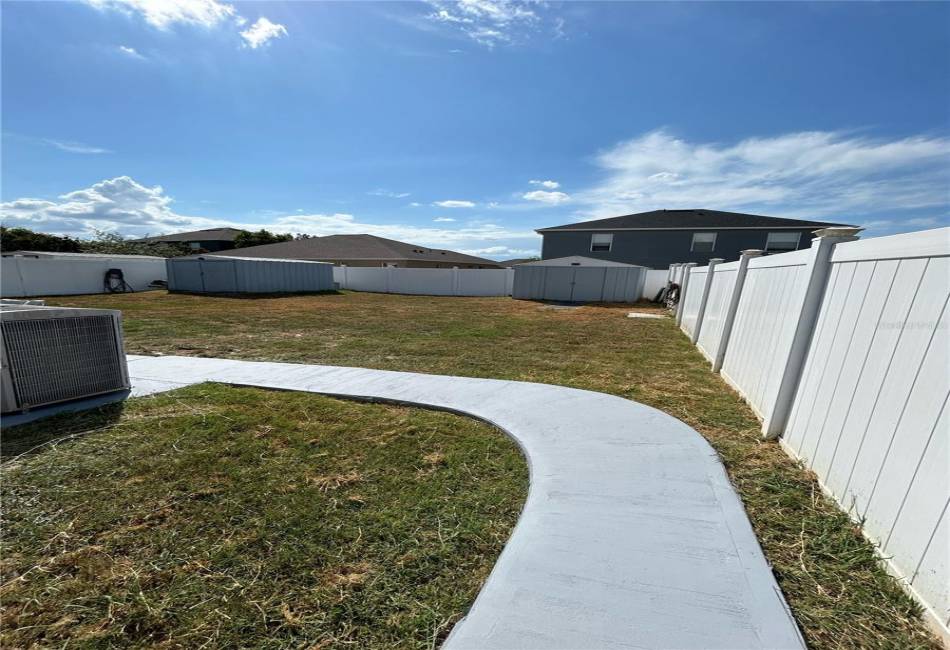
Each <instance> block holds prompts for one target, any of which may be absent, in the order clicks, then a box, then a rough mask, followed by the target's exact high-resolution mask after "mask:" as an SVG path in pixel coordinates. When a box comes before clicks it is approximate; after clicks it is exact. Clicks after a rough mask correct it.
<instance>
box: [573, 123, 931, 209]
mask: <svg viewBox="0 0 950 650" xmlns="http://www.w3.org/2000/svg"><path fill="white" fill-rule="evenodd" d="M948 161H950V138H941V137H932V136H914V137H908V138H900V139H891V140H887V139H882V138H869V137H860V136H855V135H848V134H844V133H838V132H820V131H808V132H800V133H788V134H784V135H777V136H773V137H768V138H748V139H745V140H742V141H739V142H736V143H727V144H721V143H702V142H690V141H687V140H684V139H682V138H677V137H675V136H673V135H671V134H670V133H669V132H667V131H665V130H658V131H652V132H649V133H646V134H644V135H642V136H640V137H638V138H634V139H632V140H629V141H626V142H621V143H620V144H618V145H616V146H615V147H612V148H611V149H608V150H607V151H604V152H602V153H601V154H600V155H599V156H598V157H597V164H598V165H599V166H600V167H601V169H602V170H603V171H604V172H605V178H604V180H603V181H601V182H600V183H598V184H596V185H594V186H593V187H591V188H589V189H587V190H585V191H583V192H579V193H575V195H574V199H575V202H576V203H578V204H580V205H583V206H585V207H584V208H583V209H582V210H581V213H582V214H583V215H585V216H587V217H588V218H599V217H606V216H613V215H618V214H626V213H630V212H637V211H642V210H653V209H657V208H697V207H708V208H718V209H724V210H739V211H745V212H760V213H763V214H769V215H774V216H788V217H803V218H808V217H813V218H833V219H835V220H838V221H844V222H851V221H853V220H854V217H853V216H851V215H856V214H857V215H861V214H870V213H876V212H884V211H889V212H894V211H898V210H919V209H928V208H936V207H942V208H944V209H945V208H946V206H947V203H948V196H947V190H946V188H947V187H948V186H950V162H948Z"/></svg>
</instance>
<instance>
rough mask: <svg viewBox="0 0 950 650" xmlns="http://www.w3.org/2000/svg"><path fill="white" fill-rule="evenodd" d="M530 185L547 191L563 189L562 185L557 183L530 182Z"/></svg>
mask: <svg viewBox="0 0 950 650" xmlns="http://www.w3.org/2000/svg"><path fill="white" fill-rule="evenodd" d="M528 185H535V186H537V187H543V188H544V189H547V190H556V189H557V188H559V187H561V184H560V183H558V182H557V181H528Z"/></svg>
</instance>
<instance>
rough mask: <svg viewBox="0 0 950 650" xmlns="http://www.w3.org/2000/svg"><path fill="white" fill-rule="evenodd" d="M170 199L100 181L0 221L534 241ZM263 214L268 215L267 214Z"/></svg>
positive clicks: (431, 241)
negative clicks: (189, 208)
mask: <svg viewBox="0 0 950 650" xmlns="http://www.w3.org/2000/svg"><path fill="white" fill-rule="evenodd" d="M173 203H174V201H173V199H172V197H170V196H168V195H167V194H166V193H165V191H164V189H163V188H162V187H161V186H158V185H156V186H154V187H148V186H145V185H142V184H141V183H138V182H137V181H135V180H133V179H132V178H129V177H128V176H119V177H117V178H113V179H110V180H105V181H101V182H99V183H96V184H94V185H92V186H91V187H88V188H85V189H81V190H76V191H73V192H68V193H66V194H63V195H61V196H59V197H58V198H57V199H56V200H46V199H36V198H22V199H17V200H15V201H8V202H6V203H0V222H2V223H3V225H5V226H23V227H26V228H31V229H34V230H38V231H40V232H47V233H54V234H64V235H72V236H88V235H90V234H92V233H93V232H94V231H95V230H104V231H108V232H117V233H119V234H122V235H126V236H143V235H147V234H152V235H155V234H162V233H169V232H180V231H187V230H198V229H201V228H215V227H221V226H232V227H238V228H247V229H251V230H256V229H259V228H267V229H268V230H271V231H273V232H292V233H306V234H309V235H318V236H322V235H334V234H356V233H369V234H372V235H379V236H380V237H389V238H391V239H398V240H402V241H408V242H411V243H414V244H420V245H422V246H432V247H438V248H453V249H458V248H461V247H465V248H479V247H487V246H512V245H514V246H517V245H518V242H520V243H521V244H520V245H521V247H524V246H525V245H526V244H527V245H533V244H535V243H536V242H538V241H539V240H540V238H539V237H538V235H537V234H536V233H535V232H534V231H532V230H530V229H526V230H512V229H509V228H505V227H503V226H499V225H497V224H494V223H473V224H469V225H467V226H466V227H463V228H457V229H453V230H449V229H445V228H439V227H424V226H413V225H406V224H374V223H367V222H364V221H360V220H358V219H357V218H356V217H354V216H353V215H351V214H342V213H337V214H322V213H317V214H281V213H276V214H274V215H273V216H268V217H265V219H266V220H265V219H261V220H258V221H255V222H253V223H249V222H241V223H235V222H229V221H224V220H221V219H209V218H205V217H199V216H193V215H184V214H179V213H177V212H175V211H174V210H173V208H172V205H173ZM267 214H268V215H270V214H272V213H270V212H267Z"/></svg>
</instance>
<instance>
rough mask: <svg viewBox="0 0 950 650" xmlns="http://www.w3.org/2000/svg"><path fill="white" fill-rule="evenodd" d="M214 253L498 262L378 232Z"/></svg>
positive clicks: (326, 259) (302, 258)
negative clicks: (408, 242)
mask: <svg viewBox="0 0 950 650" xmlns="http://www.w3.org/2000/svg"><path fill="white" fill-rule="evenodd" d="M215 255H224V256H240V257H272V258H280V259H298V260H318V261H334V260H374V261H375V260H378V261H381V262H382V261H386V262H399V261H419V262H438V263H442V264H479V265H482V266H489V267H497V266H498V262H494V261H492V260H486V259H484V258H481V257H475V256H474V255H465V254H464V253H456V252H455V251H450V250H443V249H441V248H426V247H425V246H416V245H415V244H407V243H406V242H401V241H396V240H395V239H386V238H385V237H377V236H375V235H328V236H326V237H310V238H308V239H295V240H293V241H287V242H281V243H279V244H264V245H263V246H251V247H248V248H237V249H234V250H230V251H221V252H218V253H215Z"/></svg>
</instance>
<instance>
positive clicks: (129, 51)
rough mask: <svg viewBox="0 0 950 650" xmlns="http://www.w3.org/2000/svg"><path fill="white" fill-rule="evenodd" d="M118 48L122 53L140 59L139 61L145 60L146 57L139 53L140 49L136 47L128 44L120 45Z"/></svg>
mask: <svg viewBox="0 0 950 650" xmlns="http://www.w3.org/2000/svg"><path fill="white" fill-rule="evenodd" d="M117 49H118V50H119V52H120V53H121V54H124V55H125V56H127V57H129V58H131V59H138V60H139V61H144V60H145V57H144V56H142V55H141V54H139V53H138V50H136V49H135V48H134V47H129V46H127V45H120V46H119V47H118V48H117Z"/></svg>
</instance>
